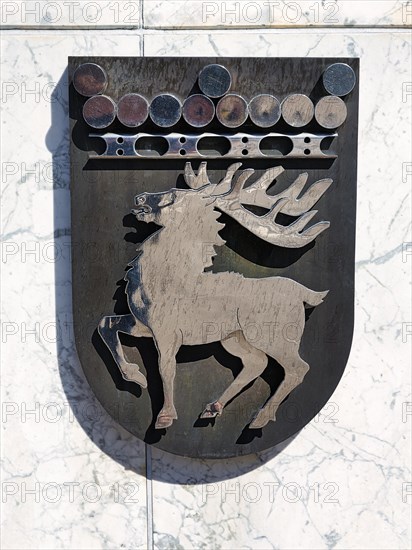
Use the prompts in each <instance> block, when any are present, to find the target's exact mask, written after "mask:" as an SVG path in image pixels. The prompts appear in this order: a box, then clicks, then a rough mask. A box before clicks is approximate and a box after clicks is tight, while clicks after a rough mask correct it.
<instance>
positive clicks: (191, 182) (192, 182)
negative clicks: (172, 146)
mask: <svg viewBox="0 0 412 550" xmlns="http://www.w3.org/2000/svg"><path fill="white" fill-rule="evenodd" d="M185 182H186V183H187V185H188V186H189V187H190V188H191V189H200V188H201V187H204V186H205V185H208V184H210V181H209V178H208V176H207V173H206V162H202V163H201V164H200V167H199V170H198V172H197V176H196V175H195V173H194V171H193V168H192V165H191V163H190V162H186V165H185Z"/></svg>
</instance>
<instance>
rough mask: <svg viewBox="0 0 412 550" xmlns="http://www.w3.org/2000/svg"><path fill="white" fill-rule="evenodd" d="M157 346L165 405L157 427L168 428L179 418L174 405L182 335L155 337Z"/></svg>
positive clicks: (158, 416) (157, 420)
mask: <svg viewBox="0 0 412 550" xmlns="http://www.w3.org/2000/svg"><path fill="white" fill-rule="evenodd" d="M155 343H156V347H157V350H158V353H159V371H160V376H161V378H162V383H163V397H164V401H163V407H162V410H161V411H160V412H159V414H158V415H157V419H156V424H155V429H156V430H161V429H163V428H168V427H169V426H171V425H172V424H173V420H176V419H177V412H176V409H175V405H174V380H175V375H176V353H177V352H178V350H179V348H180V346H181V345H182V337H181V335H180V336H178V335H176V334H175V335H171V336H170V337H169V338H165V336H164V335H162V337H161V339H157V338H156V337H155Z"/></svg>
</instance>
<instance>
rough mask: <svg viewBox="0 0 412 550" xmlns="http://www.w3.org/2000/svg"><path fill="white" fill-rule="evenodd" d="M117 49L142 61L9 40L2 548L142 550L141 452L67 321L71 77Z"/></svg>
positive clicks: (60, 44) (101, 41)
mask: <svg viewBox="0 0 412 550" xmlns="http://www.w3.org/2000/svg"><path fill="white" fill-rule="evenodd" d="M114 51H116V52H117V53H118V54H119V55H138V54H139V53H140V42H139V38H138V37H134V36H129V35H128V34H123V35H119V34H116V33H112V32H106V33H105V35H104V36H103V35H101V34H98V33H91V32H90V33H88V34H87V35H84V33H80V32H73V33H70V32H66V33H64V34H63V35H62V34H60V35H58V34H56V33H52V32H50V33H47V32H37V33H36V34H33V33H27V32H25V33H14V32H10V31H5V32H4V34H3V40H2V52H3V60H4V63H3V67H2V76H3V80H4V82H3V95H2V110H3V115H2V122H3V127H2V135H3V138H4V139H3V144H2V214H3V217H2V222H3V225H2V234H3V237H4V241H5V242H4V243H3V246H2V274H3V277H2V290H3V292H2V308H3V311H2V325H1V328H2V347H3V349H2V384H3V395H2V397H3V409H2V454H3V476H2V481H3V485H2V491H3V494H2V497H3V501H2V502H3V504H2V507H3V510H2V511H3V513H2V522H3V529H2V541H1V542H2V547H4V548H10V549H12V548H16V549H23V548H39V549H43V548H50V549H55V548H71V549H80V548H84V549H86V548H87V549H88V548H121V547H124V548H146V546H147V531H146V524H147V518H146V480H145V477H144V474H145V448H144V445H143V444H142V443H141V442H139V441H136V440H135V439H134V438H132V437H131V436H130V435H129V434H127V433H126V432H125V431H124V430H122V429H120V428H119V426H117V425H116V423H115V422H114V421H113V420H112V419H111V418H110V417H109V416H108V415H107V414H106V413H105V412H104V411H103V410H102V408H101V407H100V405H99V404H98V403H97V401H96V399H95V398H94V396H93V394H92V392H91V389H90V387H89V386H88V384H87V382H86V381H85V379H84V377H83V375H82V371H81V367H80V365H79V362H78V358H77V354H76V351H75V348H74V342H73V331H72V320H71V287H70V284H71V266H70V254H69V247H70V195H69V177H68V174H69V164H68V163H69V160H68V147H69V132H68V127H69V126H68V99H67V96H68V94H67V76H66V74H65V69H66V67H67V57H68V56H69V55H111V54H112V53H113V52H114ZM53 90H54V92H55V96H53V97H52V100H50V98H51V92H52V91H53ZM53 165H54V178H53ZM30 251H31V253H30ZM5 288H7V292H6V291H4V289H5ZM29 491H32V492H31V493H30V492H29Z"/></svg>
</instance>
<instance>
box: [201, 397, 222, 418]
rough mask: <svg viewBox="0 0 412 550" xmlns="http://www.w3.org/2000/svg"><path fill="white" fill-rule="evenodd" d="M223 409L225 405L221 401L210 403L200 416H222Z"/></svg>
mask: <svg viewBox="0 0 412 550" xmlns="http://www.w3.org/2000/svg"><path fill="white" fill-rule="evenodd" d="M222 411H223V405H222V404H221V403H219V401H215V402H214V403H208V404H207V405H206V408H205V410H204V411H203V412H202V414H201V415H200V418H216V416H220V415H221V414H222Z"/></svg>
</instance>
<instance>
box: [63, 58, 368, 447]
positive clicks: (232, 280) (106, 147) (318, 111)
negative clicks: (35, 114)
mask: <svg viewBox="0 0 412 550" xmlns="http://www.w3.org/2000/svg"><path fill="white" fill-rule="evenodd" d="M69 78H70V118H71V166H72V174H71V178H72V179H71V201H72V243H73V246H72V248H73V255H72V258H73V314H74V326H75V338H76V346H77V350H78V354H79V357H80V361H81V364H82V367H83V369H84V372H85V374H86V377H87V380H88V381H89V383H90V385H91V387H92V388H93V390H94V392H95V394H96V396H97V398H98V399H99V401H100V402H101V403H102V405H103V406H104V407H105V409H106V410H107V411H108V412H109V414H110V415H111V416H112V417H113V418H115V419H116V420H117V421H118V422H119V423H120V424H121V425H122V426H123V427H125V428H126V429H127V430H128V431H130V432H131V433H132V434H134V435H135V436H137V437H138V438H140V439H142V440H144V441H145V442H148V443H150V444H152V445H155V446H156V447H159V448H161V449H164V450H167V451H170V452H172V453H176V454H180V455H184V456H191V457H203V458H223V457H231V456H236V455H245V454H250V453H255V452H258V451H262V450H265V449H268V448H270V447H273V446H274V445H276V444H278V443H280V442H282V441H284V440H286V439H287V438H289V437H290V436H292V435H293V434H296V433H297V432H298V431H299V430H300V429H301V428H302V427H303V426H305V424H307V423H308V422H309V421H310V420H311V419H312V418H314V417H315V416H316V415H317V414H318V412H319V411H320V409H321V408H322V407H324V405H325V404H326V403H327V402H328V401H329V400H330V399H331V396H332V394H333V391H334V390H335V388H336V386H337V384H338V382H339V380H340V378H341V376H342V374H343V372H344V369H345V365H346V362H347V359H348V355H349V350H350V346H351V339H352V331H353V309H354V250H355V213H356V161H357V117H358V84H357V82H358V60H357V59H326V58H322V59H320V58H316V59H310V58H305V59H300V58H282V59H268V58H265V59H256V58H249V59H238V58H219V59H217V58H213V59H208V58H111V57H106V58H92V59H91V58H70V60H69Z"/></svg>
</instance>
